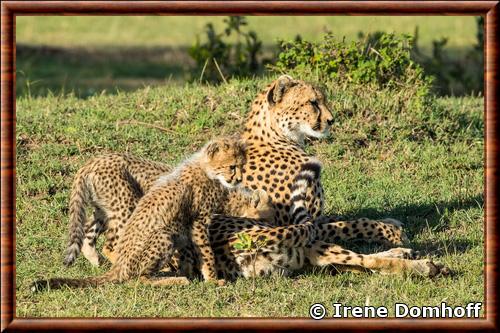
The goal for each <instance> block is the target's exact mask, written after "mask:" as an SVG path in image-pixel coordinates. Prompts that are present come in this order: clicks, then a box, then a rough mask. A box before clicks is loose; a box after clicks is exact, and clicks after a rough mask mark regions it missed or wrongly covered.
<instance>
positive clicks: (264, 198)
mask: <svg viewBox="0 0 500 333" xmlns="http://www.w3.org/2000/svg"><path fill="white" fill-rule="evenodd" d="M268 202H269V196H268V195H267V192H266V191H264V190H255V191H253V193H252V205H253V207H254V208H264V207H265V205H266V204H267V203H268Z"/></svg>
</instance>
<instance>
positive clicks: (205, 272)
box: [192, 216, 224, 285]
mask: <svg viewBox="0 0 500 333" xmlns="http://www.w3.org/2000/svg"><path fill="white" fill-rule="evenodd" d="M210 222H211V218H210V216H203V217H199V218H197V219H196V220H195V221H194V222H193V231H192V235H193V243H194V248H195V253H196V255H197V257H198V258H199V263H200V271H201V274H202V276H203V279H204V280H205V281H217V272H216V269H215V256H214V252H213V250H212V247H211V246H210V241H209V238H208V225H209V224H210ZM217 282H218V284H220V285H222V284H224V280H219V281H217Z"/></svg>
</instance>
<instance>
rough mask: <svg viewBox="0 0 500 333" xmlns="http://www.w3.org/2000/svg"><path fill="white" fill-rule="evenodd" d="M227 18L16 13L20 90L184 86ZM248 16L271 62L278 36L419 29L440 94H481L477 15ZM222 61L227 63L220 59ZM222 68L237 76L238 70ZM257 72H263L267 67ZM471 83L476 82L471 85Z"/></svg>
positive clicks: (351, 36) (354, 36) (82, 92)
mask: <svg viewBox="0 0 500 333" xmlns="http://www.w3.org/2000/svg"><path fill="white" fill-rule="evenodd" d="M225 20H227V18H225V17H196V18H194V17H164V16H163V17H145V16H136V17H116V16H109V17H103V16H94V17H92V16H88V17H64V16H43V17H42V16H38V17H33V16H31V17H30V16H20V17H17V18H16V41H17V45H18V46H17V82H16V83H17V94H18V95H23V94H31V95H46V94H47V92H48V91H49V90H50V91H52V92H55V93H58V92H60V91H65V92H70V91H74V92H75V93H76V94H77V95H78V96H81V97H87V96H90V95H93V94H97V93H101V92H102V91H105V92H106V93H115V92H116V91H117V90H122V91H131V90H135V89H138V88H143V87H144V86H145V85H148V86H157V85H164V84H177V85H182V84H184V82H186V81H188V80H192V79H193V78H195V79H198V78H199V77H200V74H201V69H202V67H203V64H204V60H201V66H200V65H198V66H197V64H196V61H195V60H193V58H192V57H190V56H189V50H190V49H191V48H192V47H193V46H194V45H195V44H196V41H197V38H198V41H199V42H200V43H204V42H206V41H207V39H208V38H207V34H206V25H207V24H208V23H210V24H212V27H213V31H214V33H215V34H218V33H222V32H224V29H225V28H226V27H227V24H226V23H225ZM246 21H247V22H248V25H247V26H245V27H243V29H242V30H243V31H246V32H248V31H254V32H255V34H256V36H257V37H258V39H259V40H260V41H261V42H262V54H260V58H264V59H270V60H272V59H274V58H275V56H276V52H277V42H278V40H285V41H288V40H293V39H294V38H296V36H297V35H300V37H301V38H302V39H303V40H306V41H311V42H315V41H319V40H321V39H322V38H323V35H324V34H325V33H326V32H328V31H330V32H332V34H333V35H334V36H335V37H336V38H337V39H338V40H342V39H343V38H344V37H345V39H346V41H355V40H358V39H359V38H361V39H363V40H364V39H365V38H366V36H367V35H368V34H370V33H371V34H373V33H376V32H380V31H384V32H389V33H391V32H396V33H398V34H402V33H406V34H411V35H415V32H416V31H417V30H418V34H417V35H418V36H417V38H416V41H417V42H418V46H419V47H418V53H416V54H415V56H416V57H417V58H418V59H419V62H420V63H425V65H426V66H425V67H426V69H428V71H429V72H430V73H431V74H432V75H435V76H437V77H438V78H439V80H438V81H439V85H438V87H437V88H438V89H439V92H440V93H442V94H453V95H463V94H471V93H473V94H476V95H477V94H478V93H481V91H482V87H481V85H482V72H483V70H482V63H481V59H478V58H477V56H476V55H471V50H474V49H475V47H476V46H477V40H478V38H477V33H478V26H477V24H476V18H475V17H463V16H461V17H457V16H455V17H454V16H426V17H414V16H407V17H404V16H379V17H357V16H350V17H343V16H314V17H313V16H302V17H286V16H285V17H252V16H248V17H246ZM290 27H293V29H290ZM417 28H418V29H417ZM360 33H361V35H363V36H361V37H360ZM238 37H240V38H242V39H244V37H243V36H240V35H239V34H236V33H234V32H233V34H232V35H231V36H228V38H226V37H225V36H223V38H222V39H223V41H226V42H234V41H235V40H236V39H237V38H238ZM195 59H196V58H195ZM218 61H219V63H221V62H222V61H221V58H219V60H218ZM221 65H222V64H221ZM236 67H237V66H236ZM222 70H223V72H224V75H226V76H230V74H231V72H227V71H225V69H224V68H223V69H222ZM464 72H467V75H465V74H464ZM205 74H208V75H209V73H205ZM257 74H259V75H262V74H263V71H260V72H258V73H257ZM463 76H465V79H464V78H463ZM477 76H478V77H479V78H477ZM207 77H208V76H207ZM470 77H473V78H470ZM471 80H473V81H474V82H471V83H467V84H466V83H464V82H465V81H467V82H468V81H471Z"/></svg>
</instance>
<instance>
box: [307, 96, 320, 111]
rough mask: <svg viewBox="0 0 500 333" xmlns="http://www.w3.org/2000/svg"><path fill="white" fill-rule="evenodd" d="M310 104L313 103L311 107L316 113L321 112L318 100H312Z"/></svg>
mask: <svg viewBox="0 0 500 333" xmlns="http://www.w3.org/2000/svg"><path fill="white" fill-rule="evenodd" d="M309 103H311V105H312V106H313V107H314V110H315V111H316V112H320V111H321V110H320V108H319V104H318V100H317V99H311V100H310V101H309Z"/></svg>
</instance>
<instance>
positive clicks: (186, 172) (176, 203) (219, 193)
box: [33, 138, 245, 290]
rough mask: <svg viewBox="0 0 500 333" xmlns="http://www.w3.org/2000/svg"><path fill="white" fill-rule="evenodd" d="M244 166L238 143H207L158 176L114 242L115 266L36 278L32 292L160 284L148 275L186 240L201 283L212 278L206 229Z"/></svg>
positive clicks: (210, 251) (220, 210)
mask: <svg viewBox="0 0 500 333" xmlns="http://www.w3.org/2000/svg"><path fill="white" fill-rule="evenodd" d="M244 163H245V150H244V146H243V144H242V143H241V142H240V141H238V140H236V139H234V138H220V139H216V140H213V141H211V142H209V143H207V144H206V145H205V146H204V147H203V148H202V149H201V151H199V152H198V153H196V154H194V155H193V156H192V157H191V158H190V159H188V160H186V161H185V162H184V163H182V164H181V165H179V166H178V167H177V168H175V169H174V170H173V172H171V173H170V174H168V175H165V176H161V177H160V178H159V179H158V180H157V181H156V183H155V184H154V185H153V186H152V187H151V189H150V190H149V191H148V192H147V193H146V194H145V195H144V196H143V197H142V198H141V199H140V200H139V202H138V204H137V207H136V209H135V210H134V212H133V213H132V215H131V216H130V219H129V220H128V221H127V224H126V225H125V228H124V232H123V235H122V237H121V238H120V239H119V242H118V244H117V258H116V262H115V263H114V264H113V265H112V266H111V269H110V270H109V271H108V272H107V273H105V274H103V275H101V276H99V277H91V278H86V279H58V278H56V279H49V280H40V281H37V282H35V283H34V285H33V288H34V289H37V290H38V289H40V288H41V289H43V288H44V287H51V288H58V287H60V286H63V285H66V286H70V287H85V286H95V285H100V284H103V283H106V282H114V283H120V282H124V281H127V280H130V279H132V278H136V277H142V278H143V280H145V281H146V282H150V283H153V284H161V283H159V282H158V281H159V280H158V279H157V278H153V277H151V275H152V274H154V273H155V272H157V271H158V270H159V268H161V267H162V266H163V264H164V263H166V262H170V260H171V258H172V254H173V252H174V250H175V248H181V247H183V246H184V245H185V244H187V242H188V241H190V240H192V242H193V244H194V248H195V253H196V255H197V257H198V260H199V261H198V262H199V266H200V271H201V274H202V276H203V278H204V280H207V281H208V280H216V279H217V274H216V271H215V258H214V254H213V251H212V249H211V247H210V243H209V239H208V228H207V226H208V224H209V223H210V221H211V218H212V215H213V214H217V213H222V212H223V205H224V203H225V202H226V201H227V200H228V197H229V195H230V193H231V192H232V189H233V188H235V187H236V186H237V185H238V184H239V183H240V182H241V173H242V172H241V169H242V166H243V164H244ZM165 284H170V283H168V282H167V283H165Z"/></svg>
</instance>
